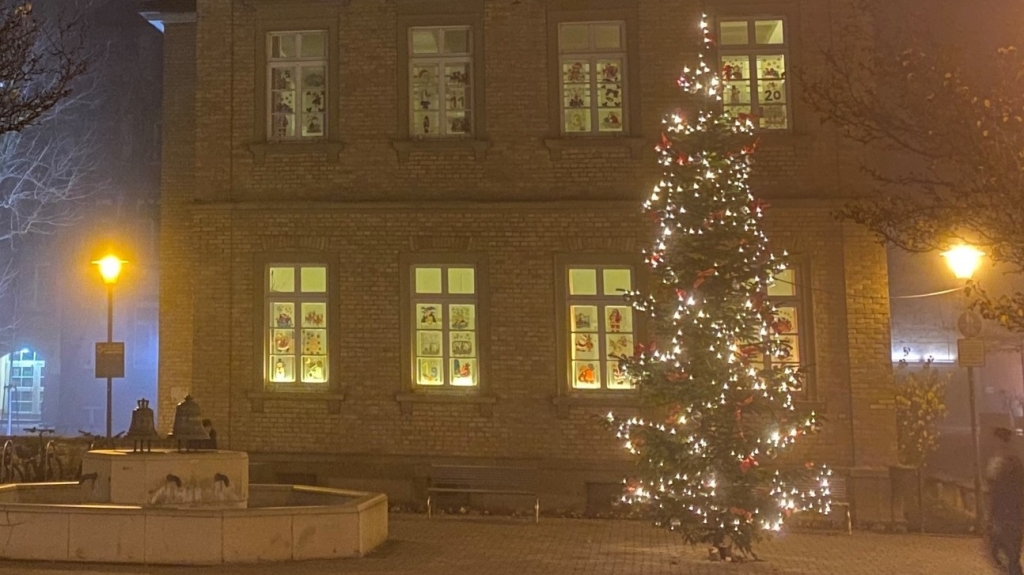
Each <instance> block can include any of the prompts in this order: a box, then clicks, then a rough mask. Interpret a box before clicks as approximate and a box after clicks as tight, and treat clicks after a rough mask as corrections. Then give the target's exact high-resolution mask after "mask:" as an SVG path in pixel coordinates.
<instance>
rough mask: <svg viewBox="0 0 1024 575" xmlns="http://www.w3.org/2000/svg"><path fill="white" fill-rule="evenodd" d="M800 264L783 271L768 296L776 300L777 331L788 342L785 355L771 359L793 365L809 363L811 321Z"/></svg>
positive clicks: (783, 340)
mask: <svg viewBox="0 0 1024 575" xmlns="http://www.w3.org/2000/svg"><path fill="white" fill-rule="evenodd" d="M802 284H803V282H802V281H801V277H800V273H799V270H798V269H797V268H792V267H791V268H788V269H786V270H783V271H781V272H779V273H778V274H777V275H776V276H775V278H774V281H773V282H772V284H771V286H769V287H768V297H769V298H770V299H771V301H772V303H773V304H775V310H776V311H775V326H776V332H777V333H778V334H779V337H780V338H781V339H782V342H783V344H784V345H785V348H786V349H785V351H784V352H783V356H782V357H775V358H769V363H772V364H785V365H792V366H793V367H795V368H799V367H800V366H801V365H802V364H804V363H806V362H807V361H808V359H809V358H807V357H806V355H807V346H808V341H807V338H806V331H807V329H806V328H805V327H804V326H805V325H807V324H808V321H807V319H808V318H805V317H804V315H805V314H806V313H807V309H808V307H809V306H807V305H806V302H805V301H804V299H805V298H804V295H805V294H804V291H805V290H804V286H803V285H802Z"/></svg>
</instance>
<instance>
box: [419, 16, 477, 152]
mask: <svg viewBox="0 0 1024 575" xmlns="http://www.w3.org/2000/svg"><path fill="white" fill-rule="evenodd" d="M472 74H473V38H472V34H471V29H470V27H469V26H436V27H430V28H410V29H409V99H410V102H409V106H410V108H411V112H412V113H411V114H409V122H410V126H409V135H410V136H411V137H414V138H435V137H445V136H455V137H458V136H469V135H471V134H472V132H473V127H472V126H473V123H472V121H471V114H472V113H473V110H472V108H473V94H472V82H471V80H470V77H471V75H472Z"/></svg>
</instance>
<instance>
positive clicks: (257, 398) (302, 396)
mask: <svg viewBox="0 0 1024 575" xmlns="http://www.w3.org/2000/svg"><path fill="white" fill-rule="evenodd" d="M247 396H248V398H249V403H250V405H251V407H252V411H253V413H263V408H264V402H265V401H266V400H268V399H273V400H277V401H296V402H298V401H311V402H316V401H323V402H326V404H327V412H328V413H330V414H332V415H337V414H338V413H341V403H342V402H343V401H345V394H344V393H340V392H337V391H250V392H249V393H248V394H247Z"/></svg>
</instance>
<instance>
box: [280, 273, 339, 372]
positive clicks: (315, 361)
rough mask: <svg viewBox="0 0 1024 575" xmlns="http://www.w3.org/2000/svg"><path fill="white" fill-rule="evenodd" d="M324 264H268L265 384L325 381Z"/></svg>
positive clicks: (326, 370)
mask: <svg viewBox="0 0 1024 575" xmlns="http://www.w3.org/2000/svg"><path fill="white" fill-rule="evenodd" d="M327 277H328V276H327V266H326V265H324V264H284V263H282V264H270V265H268V266H267V268H266V276H265V282H266V283H265V304H264V310H265V312H264V313H265V314H266V316H265V326H266V327H265V333H266V342H265V347H264V349H265V357H266V363H265V374H266V376H265V381H266V382H268V383H270V384H275V385H280V384H296V385H301V384H324V383H327V382H328V378H329V375H330V374H329V370H330V365H329V364H328V357H329V354H328V352H327V350H328V329H329V327H330V326H329V325H328V323H329V318H328V313H327V298H328V290H327Z"/></svg>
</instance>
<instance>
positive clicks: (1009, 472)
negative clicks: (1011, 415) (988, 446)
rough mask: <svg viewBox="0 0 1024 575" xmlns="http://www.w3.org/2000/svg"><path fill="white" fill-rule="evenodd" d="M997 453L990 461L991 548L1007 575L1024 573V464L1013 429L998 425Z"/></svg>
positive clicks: (1023, 574)
mask: <svg viewBox="0 0 1024 575" xmlns="http://www.w3.org/2000/svg"><path fill="white" fill-rule="evenodd" d="M994 435H995V437H996V454H995V455H994V456H993V457H992V459H991V460H989V465H988V473H987V475H988V485H989V490H988V503H989V505H988V509H989V513H988V516H989V524H988V527H989V552H990V553H991V554H992V559H993V560H994V561H995V563H996V565H998V566H999V568H1000V569H1001V570H1003V569H1005V571H1003V572H1004V573H1006V574H1007V575H1024V572H1022V570H1021V565H1020V551H1021V535H1022V533H1021V532H1022V529H1024V464H1021V460H1020V458H1018V457H1017V456H1016V455H1015V454H1014V452H1013V449H1012V445H1011V440H1012V439H1013V431H1011V430H1009V429H1006V428H1005V427H1000V428H997V429H996V430H995V432H994Z"/></svg>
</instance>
